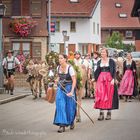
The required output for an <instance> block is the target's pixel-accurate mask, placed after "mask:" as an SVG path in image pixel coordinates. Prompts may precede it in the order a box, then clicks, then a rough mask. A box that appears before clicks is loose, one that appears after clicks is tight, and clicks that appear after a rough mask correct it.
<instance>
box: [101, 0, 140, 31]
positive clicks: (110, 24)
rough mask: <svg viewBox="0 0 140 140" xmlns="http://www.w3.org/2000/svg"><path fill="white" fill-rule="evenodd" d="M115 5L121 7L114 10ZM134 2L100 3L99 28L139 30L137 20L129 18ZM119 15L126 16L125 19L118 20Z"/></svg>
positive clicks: (139, 24)
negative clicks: (117, 4) (118, 4)
mask: <svg viewBox="0 0 140 140" xmlns="http://www.w3.org/2000/svg"><path fill="white" fill-rule="evenodd" d="M115 3H120V4H121V7H120V8H116V7H115ZM133 5H134V0H129V2H128V0H102V1H101V27H102V28H123V29H124V28H127V29H129V28H130V29H132V28H134V29H137V28H138V29H139V28H140V23H139V21H138V18H135V17H131V11H132V8H133ZM119 14H127V18H120V17H119Z"/></svg>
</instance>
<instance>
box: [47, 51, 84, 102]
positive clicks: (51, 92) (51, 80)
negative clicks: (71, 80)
mask: <svg viewBox="0 0 140 140" xmlns="http://www.w3.org/2000/svg"><path fill="white" fill-rule="evenodd" d="M46 62H47V64H48V66H49V68H48V75H47V76H46V79H45V90H46V97H45V100H47V101H48V102H50V103H53V102H54V100H55V94H56V87H57V86H56V85H55V80H56V79H57V66H58V65H59V54H58V53H55V52H50V53H49V54H47V55H46ZM68 63H69V64H70V65H71V66H72V67H73V68H74V70H75V72H76V78H77V88H78V89H79V88H80V87H82V75H81V72H80V70H79V67H78V66H76V65H75V63H74V61H73V60H68Z"/></svg>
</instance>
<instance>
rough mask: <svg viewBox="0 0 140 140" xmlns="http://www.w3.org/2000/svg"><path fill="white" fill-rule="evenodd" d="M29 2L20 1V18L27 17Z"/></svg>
mask: <svg viewBox="0 0 140 140" xmlns="http://www.w3.org/2000/svg"><path fill="white" fill-rule="evenodd" d="M29 4H30V3H29V0H22V16H29V15H30V14H29V11H30V10H29Z"/></svg>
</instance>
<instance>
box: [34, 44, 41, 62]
mask: <svg viewBox="0 0 140 140" xmlns="http://www.w3.org/2000/svg"><path fill="white" fill-rule="evenodd" d="M32 57H33V59H39V60H41V43H40V42H33V43H32Z"/></svg>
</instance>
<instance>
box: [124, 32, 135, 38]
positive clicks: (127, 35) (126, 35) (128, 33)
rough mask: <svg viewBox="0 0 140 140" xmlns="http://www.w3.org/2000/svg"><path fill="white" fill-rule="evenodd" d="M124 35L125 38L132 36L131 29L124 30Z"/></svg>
mask: <svg viewBox="0 0 140 140" xmlns="http://www.w3.org/2000/svg"><path fill="white" fill-rule="evenodd" d="M125 37H126V38H132V37H133V32H132V31H126V32H125Z"/></svg>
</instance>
